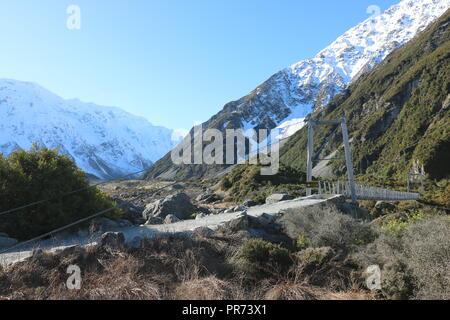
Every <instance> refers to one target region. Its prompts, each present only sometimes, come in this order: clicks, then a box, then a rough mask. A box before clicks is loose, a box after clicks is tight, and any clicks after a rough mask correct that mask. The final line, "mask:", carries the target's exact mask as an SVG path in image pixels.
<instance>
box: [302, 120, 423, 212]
mask: <svg viewBox="0 0 450 320" xmlns="http://www.w3.org/2000/svg"><path fill="white" fill-rule="evenodd" d="M319 125H340V126H341V129H342V138H343V141H344V152H345V164H346V167H347V175H348V182H341V181H337V182H326V181H312V179H313V175H312V170H313V167H314V159H315V157H316V155H315V153H314V130H315V128H316V127H317V126H319ZM307 152H308V153H307V157H308V158H307V170H306V176H307V180H308V183H309V184H315V185H316V189H317V192H318V194H340V195H343V196H345V197H346V198H347V199H351V200H352V202H353V203H354V204H357V201H358V200H384V201H408V200H418V199H420V194H419V193H414V192H402V191H395V190H389V189H383V188H377V187H373V186H363V185H358V184H356V183H355V178H354V173H353V161H352V154H351V149H350V142H349V136H348V128H347V121H346V118H345V116H342V117H341V118H340V119H337V120H326V121H315V120H312V119H309V120H308V146H307ZM321 160H334V159H321ZM409 181H410V177H409V176H408V191H409V189H410V188H409ZM422 188H423V180H422ZM311 194H312V188H311V187H308V188H307V190H306V195H307V196H310V195H311Z"/></svg>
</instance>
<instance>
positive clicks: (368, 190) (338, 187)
mask: <svg viewBox="0 0 450 320" xmlns="http://www.w3.org/2000/svg"><path fill="white" fill-rule="evenodd" d="M355 187H356V197H357V199H358V200H385V201H407V200H418V199H420V194H419V193H414V192H403V191H395V190H389V189H384V188H378V187H373V186H365V185H358V184H357V185H356V186H355ZM318 191H319V194H342V195H343V196H345V197H346V198H347V199H351V193H350V186H349V184H348V183H343V182H341V181H337V182H329V181H319V183H318Z"/></svg>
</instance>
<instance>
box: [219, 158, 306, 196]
mask: <svg viewBox="0 0 450 320" xmlns="http://www.w3.org/2000/svg"><path fill="white" fill-rule="evenodd" d="M261 168H262V167H261V166H260V165H250V164H248V163H245V164H242V165H238V166H236V167H235V168H234V169H233V170H232V171H231V172H230V173H229V174H227V175H226V176H225V177H223V178H222V180H221V181H220V188H221V189H222V190H224V191H227V192H228V195H229V196H228V197H229V199H230V200H232V201H236V202H240V201H243V200H246V199H252V200H253V201H255V202H256V203H258V204H260V203H264V201H265V199H266V197H267V196H268V195H270V194H273V193H276V192H281V191H282V192H283V193H289V194H291V195H293V196H299V195H300V193H299V192H300V190H301V189H302V188H301V186H300V184H301V183H304V182H305V174H304V173H303V172H300V171H298V170H296V169H293V168H291V167H288V166H283V165H281V166H280V168H279V171H278V173H277V174H276V175H273V176H267V175H261Z"/></svg>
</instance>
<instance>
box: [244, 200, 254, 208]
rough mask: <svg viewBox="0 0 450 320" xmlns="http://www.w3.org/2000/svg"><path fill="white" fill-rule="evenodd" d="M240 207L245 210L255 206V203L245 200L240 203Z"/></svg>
mask: <svg viewBox="0 0 450 320" xmlns="http://www.w3.org/2000/svg"><path fill="white" fill-rule="evenodd" d="M242 205H243V206H246V207H247V208H250V207H254V206H256V202H255V201H253V200H245V201H244V202H243V203H242Z"/></svg>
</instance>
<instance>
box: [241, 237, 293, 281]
mask: <svg viewBox="0 0 450 320" xmlns="http://www.w3.org/2000/svg"><path fill="white" fill-rule="evenodd" d="M292 263H293V259H292V256H291V254H290V252H289V251H288V250H287V249H285V248H283V247H281V246H280V245H277V244H273V243H270V242H267V241H264V240H262V239H250V240H247V241H246V242H245V243H244V244H243V246H242V248H241V249H240V250H239V252H238V253H237V256H236V257H235V258H234V264H235V265H236V267H237V268H238V269H239V270H240V271H242V272H244V273H246V274H248V275H252V276H255V277H258V278H259V277H263V276H267V275H271V274H277V273H279V272H285V271H287V270H288V268H289V267H290V266H291V265H292Z"/></svg>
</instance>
